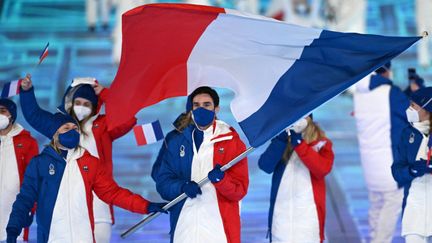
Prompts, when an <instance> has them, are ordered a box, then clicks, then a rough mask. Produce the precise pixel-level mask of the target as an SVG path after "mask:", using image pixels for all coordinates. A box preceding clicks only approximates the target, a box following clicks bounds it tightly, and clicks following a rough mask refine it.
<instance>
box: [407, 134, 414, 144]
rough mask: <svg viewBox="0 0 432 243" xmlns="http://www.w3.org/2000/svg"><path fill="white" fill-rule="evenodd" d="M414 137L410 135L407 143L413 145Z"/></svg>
mask: <svg viewBox="0 0 432 243" xmlns="http://www.w3.org/2000/svg"><path fill="white" fill-rule="evenodd" d="M414 137H415V135H414V133H411V134H410V137H409V140H408V142H409V143H414Z"/></svg>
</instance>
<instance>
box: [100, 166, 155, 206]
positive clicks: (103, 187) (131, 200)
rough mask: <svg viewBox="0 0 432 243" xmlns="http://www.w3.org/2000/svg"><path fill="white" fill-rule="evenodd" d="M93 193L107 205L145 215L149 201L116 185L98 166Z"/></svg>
mask: <svg viewBox="0 0 432 243" xmlns="http://www.w3.org/2000/svg"><path fill="white" fill-rule="evenodd" d="M98 162H99V161H97V162H96V163H98ZM93 191H94V192H95V193H96V195H97V196H98V197H99V198H100V199H101V200H102V201H104V202H106V203H107V204H113V205H115V206H117V207H121V208H123V209H126V210H129V211H131V212H134V213H140V214H146V213H147V207H148V205H149V201H147V200H146V199H144V198H143V197H141V196H140V195H138V194H134V193H132V192H131V191H129V190H127V189H124V188H122V187H120V186H119V185H117V183H116V182H115V181H114V180H113V178H111V177H109V176H108V174H107V173H106V171H105V169H104V168H103V167H102V166H98V172H97V174H96V177H95V182H94V184H93Z"/></svg>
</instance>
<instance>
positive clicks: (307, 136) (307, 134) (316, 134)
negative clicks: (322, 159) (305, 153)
mask: <svg viewBox="0 0 432 243" xmlns="http://www.w3.org/2000/svg"><path fill="white" fill-rule="evenodd" d="M306 120H307V126H306V128H305V130H304V131H303V132H302V137H303V139H304V141H305V142H306V143H307V144H309V143H312V142H314V141H316V140H320V139H323V138H325V137H326V135H325V133H324V131H323V130H322V129H321V127H320V126H319V125H318V124H317V123H315V122H314V121H313V120H312V119H311V118H310V117H307V118H306ZM293 151H294V149H293V148H292V146H291V137H288V143H287V146H286V147H285V150H284V153H283V155H282V160H283V161H284V162H285V163H288V160H289V159H290V158H291V155H292V153H293Z"/></svg>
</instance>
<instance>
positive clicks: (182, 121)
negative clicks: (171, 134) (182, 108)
mask: <svg viewBox="0 0 432 243" xmlns="http://www.w3.org/2000/svg"><path fill="white" fill-rule="evenodd" d="M190 124H193V120H192V113H191V112H190V111H189V112H184V113H182V114H180V116H179V118H177V120H176V121H175V122H174V127H175V129H176V130H177V131H178V132H183V130H184V129H185V128H186V127H187V126H189V125H190Z"/></svg>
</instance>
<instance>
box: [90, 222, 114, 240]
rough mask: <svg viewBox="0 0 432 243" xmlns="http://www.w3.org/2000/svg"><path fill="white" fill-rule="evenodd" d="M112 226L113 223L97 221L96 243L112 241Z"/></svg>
mask: <svg viewBox="0 0 432 243" xmlns="http://www.w3.org/2000/svg"><path fill="white" fill-rule="evenodd" d="M111 226H112V224H111V223H95V231H94V234H95V240H96V243H110V241H111Z"/></svg>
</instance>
